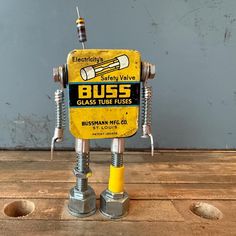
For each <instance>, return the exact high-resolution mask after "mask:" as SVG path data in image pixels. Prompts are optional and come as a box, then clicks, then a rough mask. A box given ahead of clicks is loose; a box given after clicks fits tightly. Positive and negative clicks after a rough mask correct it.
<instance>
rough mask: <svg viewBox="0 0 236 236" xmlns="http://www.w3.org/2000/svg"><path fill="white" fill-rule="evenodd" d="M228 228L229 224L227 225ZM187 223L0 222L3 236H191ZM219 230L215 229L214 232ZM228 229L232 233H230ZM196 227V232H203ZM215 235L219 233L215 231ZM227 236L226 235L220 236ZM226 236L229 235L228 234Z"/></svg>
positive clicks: (227, 229)
mask: <svg viewBox="0 0 236 236" xmlns="http://www.w3.org/2000/svg"><path fill="white" fill-rule="evenodd" d="M228 226H229V224H228ZM230 226H231V225H230ZM191 227H194V226H189V225H187V224H186V223H177V222H138V223H137V222H120V221H110V222H109V221H104V222H97V221H80V220H77V221H76V222H75V221H55V220H54V221H52V220H47V221H45V220H41V221H39V220H24V221H19V220H0V228H1V233H2V235H5V236H14V235H17V236H20V235H24V236H25V235H30V236H31V235H32V233H33V235H36V236H37V235H50V236H51V235H58V236H60V235H70V236H73V235H77V236H78V235H81V236H84V235H85V236H86V235H90V236H93V235H94V236H103V235H112V236H113V235H114V236H118V235H119V236H120V235H129V236H137V235H149V236H152V235H162V236H170V235H177V236H184V235H193V234H192V229H191ZM217 228H218V229H217ZM230 229H231V230H230ZM234 229H236V227H235V226H233V225H232V227H227V228H226V230H225V232H226V233H230V232H233V230H234ZM202 231H203V230H202V228H200V227H199V229H198V232H202ZM215 232H220V231H219V227H216V229H215ZM220 235H226V234H220ZM228 235H229V234H228Z"/></svg>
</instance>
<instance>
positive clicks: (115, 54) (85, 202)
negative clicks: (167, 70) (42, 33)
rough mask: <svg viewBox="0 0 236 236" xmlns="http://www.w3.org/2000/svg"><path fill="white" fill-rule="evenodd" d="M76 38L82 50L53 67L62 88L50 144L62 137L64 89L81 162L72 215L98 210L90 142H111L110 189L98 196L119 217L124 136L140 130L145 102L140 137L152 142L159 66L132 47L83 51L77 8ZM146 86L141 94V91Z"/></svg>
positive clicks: (104, 209)
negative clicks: (151, 82) (150, 83)
mask: <svg viewBox="0 0 236 236" xmlns="http://www.w3.org/2000/svg"><path fill="white" fill-rule="evenodd" d="M77 14H78V19H77V20H76V25H77V31H78V38H79V41H80V42H81V43H82V46H83V49H82V50H78V49H75V50H73V51H71V52H70V53H69V54H68V57H67V62H66V64H65V65H62V66H59V67H58V68H54V69H53V78H54V81H55V82H58V83H59V84H60V87H61V88H60V89H58V90H57V91H56V92H55V103H56V128H55V132H54V136H53V138H52V144H51V157H52V155H53V149H54V144H55V142H60V141H62V139H63V130H64V127H65V103H64V89H65V88H67V89H68V94H69V128H70V132H71V134H72V135H73V136H74V137H75V151H76V157H77V164H76V166H75V168H74V175H75V176H76V186H75V187H73V188H72V189H71V190H70V193H69V204H68V209H69V212H70V213H71V214H72V215H74V216H77V217H86V216H89V215H92V214H94V213H95V211H96V194H95V192H94V190H93V189H92V188H91V187H90V186H89V185H88V177H90V176H91V174H92V172H91V170H90V168H89V148H90V147H89V141H90V140H91V139H107V138H110V139H112V143H111V156H112V157H111V165H110V177H109V183H108V188H107V189H106V190H105V191H103V192H102V193H101V195H100V211H101V213H102V214H103V215H105V216H107V217H109V218H111V219H115V218H120V217H122V216H124V215H126V213H127V212H128V208H129V196H128V194H127V193H126V192H125V189H124V163H123V153H124V149H125V138H128V137H131V136H133V135H134V134H135V133H136V132H137V130H138V128H139V110H140V97H141V99H142V133H143V134H142V138H150V140H151V152H152V155H153V154H154V145H153V137H152V133H151V105H152V104H151V102H152V100H151V99H152V89H151V87H150V86H148V85H147V82H148V79H153V78H154V76H155V66H154V65H152V64H150V63H148V62H143V61H141V56H140V53H139V52H138V51H135V50H128V49H85V42H86V40H87V39H86V32H85V23H84V19H83V18H82V17H80V14H79V9H78V7H77ZM141 84H142V91H141V88H140V87H141Z"/></svg>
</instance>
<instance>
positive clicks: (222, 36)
mask: <svg viewBox="0 0 236 236" xmlns="http://www.w3.org/2000/svg"><path fill="white" fill-rule="evenodd" d="M76 4H77V1H72V0H50V1H48V0H40V1H39V0H20V1H19V0H0V55H1V56H0V68H1V77H0V81H1V84H0V148H47V147H49V145H50V139H51V136H52V134H53V129H54V102H53V93H54V90H55V89H56V88H57V86H56V85H55V84H54V83H53V81H52V68H53V66H57V65H60V64H63V63H64V62H65V60H66V56H67V53H68V52H69V51H70V50H72V49H74V48H78V47H80V44H79V43H78V40H77V34H76V28H75V24H74V22H75V19H76V11H75V6H76ZM79 7H80V11H81V12H82V15H83V16H84V17H85V19H86V27H87V35H88V40H89V41H88V46H89V47H93V48H132V49H137V50H139V51H141V52H142V57H143V59H144V60H148V61H150V62H153V63H155V64H156V65H157V69H158V77H157V78H156V79H155V81H153V82H152V85H153V87H154V98H153V100H154V104H153V133H154V136H155V146H156V147H157V146H158V145H159V147H161V148H235V147H236V124H235V121H236V1H235V0H119V1H118V0H99V1H98V0H80V1H79ZM139 136H140V133H138V134H137V135H136V136H134V137H132V138H130V139H128V140H127V147H129V148H135V147H139V148H148V147H149V142H148V141H147V140H143V139H141V138H139ZM73 143H74V141H73V138H72V136H71V135H70V134H69V132H68V130H67V132H66V137H65V142H64V143H63V144H61V145H58V146H60V147H73ZM109 143H110V140H97V141H93V142H92V145H93V147H97V148H98V147H109Z"/></svg>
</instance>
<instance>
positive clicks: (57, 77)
mask: <svg viewBox="0 0 236 236" xmlns="http://www.w3.org/2000/svg"><path fill="white" fill-rule="evenodd" d="M53 80H54V82H60V73H59V68H58V67H54V68H53Z"/></svg>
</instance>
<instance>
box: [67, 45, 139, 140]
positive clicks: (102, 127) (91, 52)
mask: <svg viewBox="0 0 236 236" xmlns="http://www.w3.org/2000/svg"><path fill="white" fill-rule="evenodd" d="M140 67H141V61H140V53H139V52H138V51H134V50H123V49H117V50H113V49H112V50H110V49H107V50H104V49H86V50H74V51H72V52H71V53H69V55H68V58H67V68H68V84H69V85H68V87H69V117H70V132H71V133H72V135H73V136H74V137H76V138H81V139H99V138H117V137H118V138H119V137H129V136H132V135H133V134H135V133H136V132H137V129H138V116H139V105H140Z"/></svg>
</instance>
